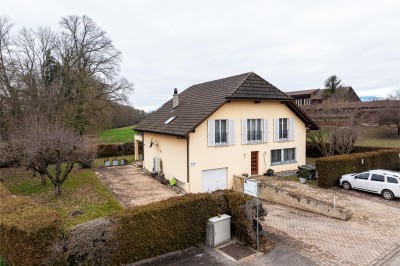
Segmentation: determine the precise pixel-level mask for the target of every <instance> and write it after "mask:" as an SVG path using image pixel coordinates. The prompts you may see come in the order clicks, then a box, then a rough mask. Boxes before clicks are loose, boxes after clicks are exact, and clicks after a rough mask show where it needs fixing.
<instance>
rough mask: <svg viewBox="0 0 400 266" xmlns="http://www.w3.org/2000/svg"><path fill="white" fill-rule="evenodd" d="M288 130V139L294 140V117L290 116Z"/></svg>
mask: <svg viewBox="0 0 400 266" xmlns="http://www.w3.org/2000/svg"><path fill="white" fill-rule="evenodd" d="M289 130H290V131H289V132H290V140H294V118H290V126H289Z"/></svg>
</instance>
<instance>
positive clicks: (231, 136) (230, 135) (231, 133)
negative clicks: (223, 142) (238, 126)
mask: <svg viewBox="0 0 400 266" xmlns="http://www.w3.org/2000/svg"><path fill="white" fill-rule="evenodd" d="M228 123H229V133H228V138H229V144H231V145H232V144H235V138H236V134H235V120H229V121H228Z"/></svg>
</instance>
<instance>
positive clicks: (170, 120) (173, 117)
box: [164, 116, 176, 125]
mask: <svg viewBox="0 0 400 266" xmlns="http://www.w3.org/2000/svg"><path fill="white" fill-rule="evenodd" d="M175 118H176V116H171V117H170V118H168V120H167V121H165V122H164V124H165V125H168V124H169V123H171V122H172V121H173V120H174V119H175Z"/></svg>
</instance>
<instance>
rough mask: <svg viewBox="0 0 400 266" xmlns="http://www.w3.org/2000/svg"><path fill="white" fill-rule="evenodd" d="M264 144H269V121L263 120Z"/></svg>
mask: <svg viewBox="0 0 400 266" xmlns="http://www.w3.org/2000/svg"><path fill="white" fill-rule="evenodd" d="M263 142H268V119H264V120H263Z"/></svg>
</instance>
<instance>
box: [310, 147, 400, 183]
mask: <svg viewBox="0 0 400 266" xmlns="http://www.w3.org/2000/svg"><path fill="white" fill-rule="evenodd" d="M399 153H400V149H385V150H378V151H373V152H365V153H353V154H347V155H335V156H329V157H324V158H319V159H317V160H316V169H317V172H318V186H319V187H322V188H330V187H333V186H336V185H338V181H339V179H340V177H341V176H342V175H344V174H349V173H359V172H363V171H367V170H372V169H386V170H400V158H399ZM362 160H363V161H364V163H362Z"/></svg>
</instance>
